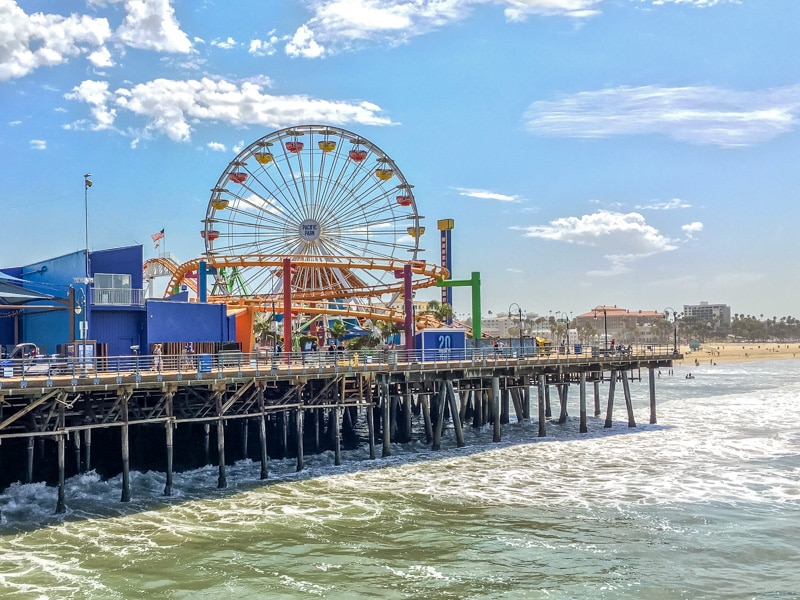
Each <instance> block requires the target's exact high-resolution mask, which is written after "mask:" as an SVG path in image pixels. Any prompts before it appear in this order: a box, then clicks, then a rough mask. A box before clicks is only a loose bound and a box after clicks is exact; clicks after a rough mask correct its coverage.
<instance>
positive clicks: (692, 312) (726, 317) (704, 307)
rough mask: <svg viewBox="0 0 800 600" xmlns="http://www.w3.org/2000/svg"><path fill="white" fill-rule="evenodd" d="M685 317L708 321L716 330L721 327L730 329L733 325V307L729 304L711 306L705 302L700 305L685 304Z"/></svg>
mask: <svg viewBox="0 0 800 600" xmlns="http://www.w3.org/2000/svg"><path fill="white" fill-rule="evenodd" d="M683 317H684V318H686V317H692V318H695V319H700V320H701V321H706V322H708V323H710V324H711V326H712V328H713V329H714V330H717V329H719V328H721V327H722V328H728V327H730V324H731V307H730V306H728V305H727V304H709V303H708V302H705V301H703V302H700V304H684V305H683Z"/></svg>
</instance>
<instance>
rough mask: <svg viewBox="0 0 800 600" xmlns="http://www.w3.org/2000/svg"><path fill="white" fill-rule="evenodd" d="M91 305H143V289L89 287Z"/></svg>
mask: <svg viewBox="0 0 800 600" xmlns="http://www.w3.org/2000/svg"><path fill="white" fill-rule="evenodd" d="M90 289H91V303H92V304H93V305H118V306H143V305H144V298H145V294H144V290H142V289H130V288H128V289H126V288H98V287H94V288H90Z"/></svg>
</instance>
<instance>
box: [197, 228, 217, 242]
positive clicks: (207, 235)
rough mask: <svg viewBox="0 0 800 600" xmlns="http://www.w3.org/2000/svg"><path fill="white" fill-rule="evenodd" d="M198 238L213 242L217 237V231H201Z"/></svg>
mask: <svg viewBox="0 0 800 600" xmlns="http://www.w3.org/2000/svg"><path fill="white" fill-rule="evenodd" d="M200 237H202V238H203V239H206V240H208V241H209V242H213V241H214V240H215V239H217V238H218V237H219V231H217V230H216V229H209V230H205V229H203V230H202V231H201V232H200Z"/></svg>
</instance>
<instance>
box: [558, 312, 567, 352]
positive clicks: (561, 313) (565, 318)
mask: <svg viewBox="0 0 800 600" xmlns="http://www.w3.org/2000/svg"><path fill="white" fill-rule="evenodd" d="M559 315H561V316H562V318H563V320H564V321H566V322H567V330H566V344H567V354H569V322H570V317H569V315H568V314H567V313H565V312H564V311H556V314H555V319H556V322H558V321H559Z"/></svg>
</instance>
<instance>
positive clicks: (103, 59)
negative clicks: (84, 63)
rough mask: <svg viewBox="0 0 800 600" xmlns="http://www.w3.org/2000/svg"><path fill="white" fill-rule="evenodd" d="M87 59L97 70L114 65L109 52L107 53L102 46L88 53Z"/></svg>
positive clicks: (106, 49)
mask: <svg viewBox="0 0 800 600" xmlns="http://www.w3.org/2000/svg"><path fill="white" fill-rule="evenodd" d="M87 59H88V60H89V62H90V63H92V64H93V65H94V66H95V67H98V68H104V67H113V66H114V64H115V63H114V59H113V58H111V52H109V51H108V48H106V47H105V46H102V47H101V48H98V49H97V50H95V51H94V52H91V53H89V56H87Z"/></svg>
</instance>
